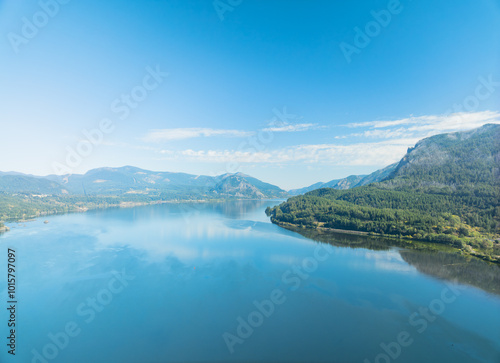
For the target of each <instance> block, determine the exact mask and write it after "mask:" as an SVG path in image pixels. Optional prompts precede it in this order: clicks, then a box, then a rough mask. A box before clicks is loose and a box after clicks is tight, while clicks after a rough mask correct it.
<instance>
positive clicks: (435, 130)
mask: <svg viewBox="0 0 500 363" xmlns="http://www.w3.org/2000/svg"><path fill="white" fill-rule="evenodd" d="M487 123H500V112H494V111H481V112H460V113H453V114H446V115H427V116H418V117H413V116H412V117H409V118H403V119H400V120H392V121H369V122H359V123H351V124H348V125H346V126H347V127H350V128H360V127H364V128H369V130H367V131H364V132H362V133H355V134H351V135H350V136H362V137H372V138H393V137H419V138H423V137H429V136H432V135H436V134H439V133H443V132H454V131H463V130H470V129H473V128H477V127H480V126H482V125H484V124H487ZM396 126H398V127H397V128H396Z"/></svg>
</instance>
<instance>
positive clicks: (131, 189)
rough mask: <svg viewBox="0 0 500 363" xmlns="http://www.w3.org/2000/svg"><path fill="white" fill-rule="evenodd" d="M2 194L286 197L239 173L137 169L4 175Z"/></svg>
mask: <svg viewBox="0 0 500 363" xmlns="http://www.w3.org/2000/svg"><path fill="white" fill-rule="evenodd" d="M0 191H3V192H8V193H37V194H51V195H126V194H143V195H159V194H161V193H166V194H169V195H170V196H171V197H178V198H179V199H196V198H225V197H232V198H249V199H263V198H284V197H286V196H287V195H288V194H287V192H286V191H284V190H282V189H280V188H279V187H277V186H275V185H272V184H268V183H265V182H263V181H260V180H258V179H256V178H253V177H251V176H248V175H245V174H242V173H236V174H223V175H219V176H214V177H212V176H206V175H191V174H185V173H171V172H155V171H150V170H145V169H139V168H136V167H133V166H124V167H120V168H98V169H92V170H89V171H88V172H87V173H85V174H83V175H82V174H68V175H48V176H45V177H40V176H33V175H26V174H21V173H16V172H9V173H5V172H0Z"/></svg>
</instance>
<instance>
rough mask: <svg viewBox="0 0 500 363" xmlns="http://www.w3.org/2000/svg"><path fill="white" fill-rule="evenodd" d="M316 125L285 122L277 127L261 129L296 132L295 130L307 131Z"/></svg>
mask: <svg viewBox="0 0 500 363" xmlns="http://www.w3.org/2000/svg"><path fill="white" fill-rule="evenodd" d="M314 126H316V125H315V124H295V125H293V124H286V125H283V126H279V127H268V128H265V129H263V130H262V131H269V132H296V131H307V130H309V129H311V128H313V127H314Z"/></svg>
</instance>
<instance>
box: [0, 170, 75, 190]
mask: <svg viewBox="0 0 500 363" xmlns="http://www.w3.org/2000/svg"><path fill="white" fill-rule="evenodd" d="M0 191H4V192H9V193H20V192H21V193H37V194H64V193H67V190H65V189H64V187H63V186H62V185H61V184H59V183H57V182H54V181H51V180H47V179H43V178H36V177H33V176H28V175H23V174H20V173H0Z"/></svg>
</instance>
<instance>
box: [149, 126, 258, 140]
mask: <svg viewBox="0 0 500 363" xmlns="http://www.w3.org/2000/svg"><path fill="white" fill-rule="evenodd" d="M253 134H254V133H253V132H248V131H240V130H224V129H210V128H201V127H192V128H176V129H161V130H151V131H149V132H148V133H147V134H146V136H144V137H143V140H144V141H146V142H164V141H172V140H185V139H193V138H197V137H213V136H225V137H247V136H251V135H253Z"/></svg>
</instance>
